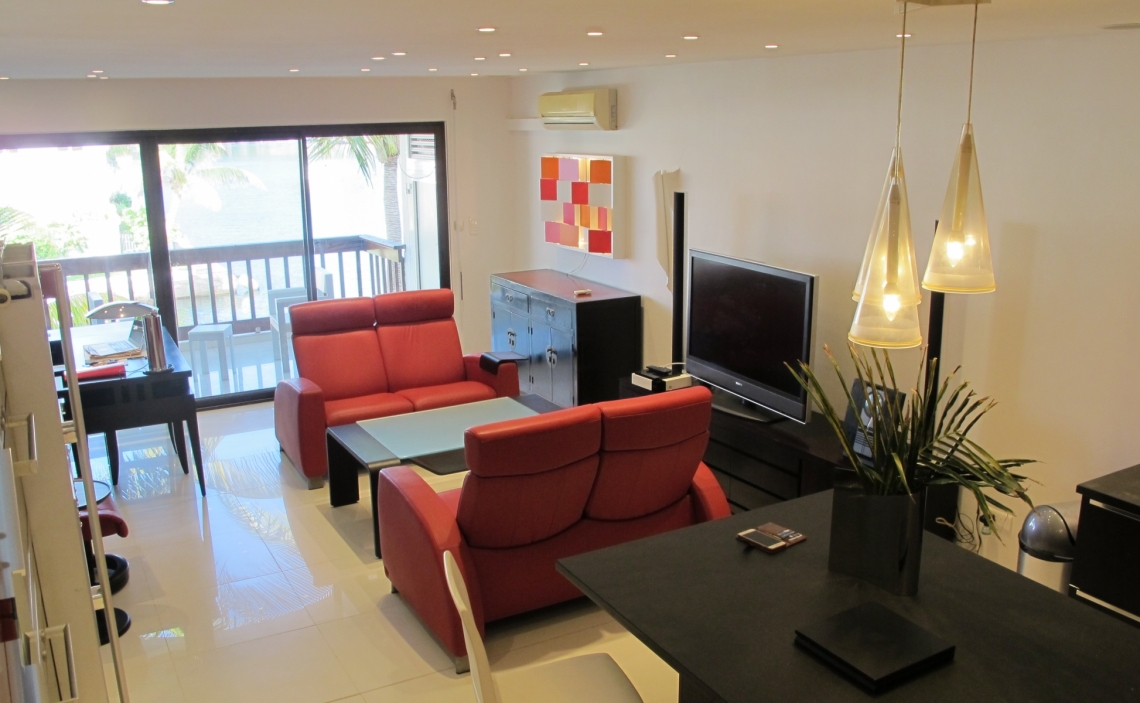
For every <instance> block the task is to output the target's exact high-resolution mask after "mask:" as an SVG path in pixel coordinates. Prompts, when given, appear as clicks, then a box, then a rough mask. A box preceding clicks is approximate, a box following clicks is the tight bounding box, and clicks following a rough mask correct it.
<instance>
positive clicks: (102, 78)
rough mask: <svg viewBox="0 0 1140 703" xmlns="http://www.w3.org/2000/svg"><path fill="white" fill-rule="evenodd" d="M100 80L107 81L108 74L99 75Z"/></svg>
mask: <svg viewBox="0 0 1140 703" xmlns="http://www.w3.org/2000/svg"><path fill="white" fill-rule="evenodd" d="M99 80H101V81H105V80H107V76H99Z"/></svg>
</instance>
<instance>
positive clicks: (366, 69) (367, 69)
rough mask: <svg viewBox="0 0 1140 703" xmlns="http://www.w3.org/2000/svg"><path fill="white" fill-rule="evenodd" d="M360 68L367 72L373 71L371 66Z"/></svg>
mask: <svg viewBox="0 0 1140 703" xmlns="http://www.w3.org/2000/svg"><path fill="white" fill-rule="evenodd" d="M360 70H361V71H364V72H365V73H367V72H369V71H371V70H372V69H371V68H362V69H360Z"/></svg>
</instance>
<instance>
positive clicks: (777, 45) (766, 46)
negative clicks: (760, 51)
mask: <svg viewBox="0 0 1140 703" xmlns="http://www.w3.org/2000/svg"><path fill="white" fill-rule="evenodd" d="M764 48H765V49H779V48H780V45H779V44H765V45H764Z"/></svg>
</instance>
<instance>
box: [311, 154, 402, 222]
mask: <svg viewBox="0 0 1140 703" xmlns="http://www.w3.org/2000/svg"><path fill="white" fill-rule="evenodd" d="M307 141H308V144H309V158H310V159H312V160H313V161H320V160H322V159H332V158H344V157H346V156H351V157H352V158H353V159H355V160H356V166H357V168H359V169H360V175H361V176H363V177H364V182H365V183H367V184H368V187H369V188H371V187H373V186H372V177H373V176H374V175H375V173H376V170H377V166H378V165H379V166H381V167H383V170H384V230H385V233H386V235H387V238H388V239H389V240H391V241H393V242H400V241H403V238H404V237H403V228H402V226H401V223H400V200H399V194H398V193H397V192H396V169H397V168H398V166H399V161H400V140H399V137H397V136H396V135H393V134H366V135H364V136H359V137H312V138H311V139H308V140H307Z"/></svg>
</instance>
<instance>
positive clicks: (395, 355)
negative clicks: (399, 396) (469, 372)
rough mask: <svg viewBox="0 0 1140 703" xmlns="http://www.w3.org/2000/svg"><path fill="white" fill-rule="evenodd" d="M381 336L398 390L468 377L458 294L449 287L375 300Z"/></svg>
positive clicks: (392, 385)
mask: <svg viewBox="0 0 1140 703" xmlns="http://www.w3.org/2000/svg"><path fill="white" fill-rule="evenodd" d="M373 303H374V314H375V316H376V322H377V327H376V336H377V337H378V339H379V340H380V349H381V350H382V352H383V354H384V361H385V364H386V368H387V371H388V385H389V387H390V388H391V390H392V391H402V390H404V389H406V388H423V387H425V386H440V385H443V384H445V383H456V382H458V381H462V380H464V379H465V378H466V373H465V372H464V370H463V348H462V347H461V346H460V344H459V329H458V328H457V327H456V326H455V319H454V318H453V317H452V315H453V314H454V313H455V295H454V294H453V293H452V292H451V291H450V290H447V289H446V288H444V289H440V290H418V291H406V292H402V293H387V294H384V295H378V296H376V297H375V298H373Z"/></svg>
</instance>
